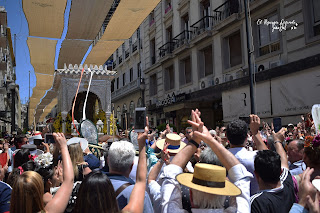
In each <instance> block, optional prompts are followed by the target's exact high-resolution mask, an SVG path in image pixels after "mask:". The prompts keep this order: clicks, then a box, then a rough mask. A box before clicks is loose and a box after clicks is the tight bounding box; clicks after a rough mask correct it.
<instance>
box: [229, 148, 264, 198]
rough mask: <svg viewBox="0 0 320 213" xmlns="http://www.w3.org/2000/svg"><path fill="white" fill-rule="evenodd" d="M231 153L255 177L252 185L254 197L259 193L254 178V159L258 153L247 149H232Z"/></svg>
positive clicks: (251, 190) (251, 189) (251, 192)
mask: <svg viewBox="0 0 320 213" xmlns="http://www.w3.org/2000/svg"><path fill="white" fill-rule="evenodd" d="M229 151H230V152H231V153H232V154H233V155H234V156H235V157H236V158H237V159H238V160H239V161H240V163H242V164H243V165H244V167H246V169H247V170H248V172H250V173H251V174H252V176H253V179H251V183H250V194H251V195H254V194H255V193H257V192H258V191H259V185H258V182H257V179H256V178H255V176H254V158H255V157H256V154H257V151H248V150H247V149H246V148H245V147H236V148H230V149H229Z"/></svg>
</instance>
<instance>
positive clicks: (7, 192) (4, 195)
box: [0, 181, 12, 213]
mask: <svg viewBox="0 0 320 213" xmlns="http://www.w3.org/2000/svg"><path fill="white" fill-rule="evenodd" d="M11 191H12V189H11V187H10V186H9V185H8V184H6V183H4V182H2V181H0V213H3V212H9V211H10V199H11Z"/></svg>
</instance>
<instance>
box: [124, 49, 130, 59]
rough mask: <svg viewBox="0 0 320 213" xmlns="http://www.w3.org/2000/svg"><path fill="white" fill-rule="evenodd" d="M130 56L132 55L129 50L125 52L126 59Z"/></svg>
mask: <svg viewBox="0 0 320 213" xmlns="http://www.w3.org/2000/svg"><path fill="white" fill-rule="evenodd" d="M129 55H130V50H129V49H127V50H126V51H125V58H128V57H129Z"/></svg>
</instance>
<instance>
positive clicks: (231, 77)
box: [224, 74, 234, 82]
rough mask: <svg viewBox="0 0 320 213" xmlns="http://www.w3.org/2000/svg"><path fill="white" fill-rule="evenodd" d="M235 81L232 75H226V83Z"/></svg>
mask: <svg viewBox="0 0 320 213" xmlns="http://www.w3.org/2000/svg"><path fill="white" fill-rule="evenodd" d="M233 79H234V77H233V75H232V74H224V82H228V81H232V80H233Z"/></svg>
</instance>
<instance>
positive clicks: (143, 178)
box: [123, 117, 149, 213]
mask: <svg viewBox="0 0 320 213" xmlns="http://www.w3.org/2000/svg"><path fill="white" fill-rule="evenodd" d="M146 124H147V126H146V127H145V128H144V133H142V134H140V135H139V136H138V143H139V163H138V167H137V178H136V184H135V185H134V187H133V190H132V192H131V195H130V200H129V203H128V204H127V205H126V206H125V207H124V208H123V211H128V212H134V213H135V212H142V211H143V204H144V196H145V191H146V183H147V156H146V139H147V138H148V132H149V121H148V117H146Z"/></svg>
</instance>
